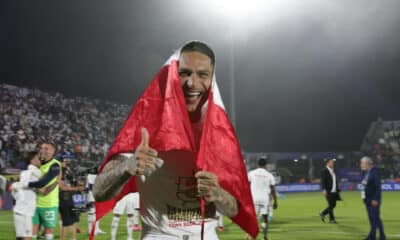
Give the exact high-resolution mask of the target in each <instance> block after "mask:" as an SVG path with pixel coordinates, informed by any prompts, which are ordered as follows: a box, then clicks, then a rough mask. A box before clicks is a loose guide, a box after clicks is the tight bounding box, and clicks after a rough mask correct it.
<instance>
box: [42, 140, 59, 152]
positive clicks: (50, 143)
mask: <svg viewBox="0 0 400 240" xmlns="http://www.w3.org/2000/svg"><path fill="white" fill-rule="evenodd" d="M42 144H48V145H51V146H52V147H53V148H54V151H55V152H57V145H56V144H55V143H54V142H53V141H51V140H47V141H44V142H42ZM42 144H41V145H42Z"/></svg>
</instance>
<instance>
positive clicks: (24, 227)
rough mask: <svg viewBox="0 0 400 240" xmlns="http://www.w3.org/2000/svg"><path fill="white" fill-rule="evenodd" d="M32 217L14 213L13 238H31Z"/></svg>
mask: <svg viewBox="0 0 400 240" xmlns="http://www.w3.org/2000/svg"><path fill="white" fill-rule="evenodd" d="M32 226H33V225H32V216H27V215H22V214H19V213H14V227H15V236H16V237H17V238H25V237H32Z"/></svg>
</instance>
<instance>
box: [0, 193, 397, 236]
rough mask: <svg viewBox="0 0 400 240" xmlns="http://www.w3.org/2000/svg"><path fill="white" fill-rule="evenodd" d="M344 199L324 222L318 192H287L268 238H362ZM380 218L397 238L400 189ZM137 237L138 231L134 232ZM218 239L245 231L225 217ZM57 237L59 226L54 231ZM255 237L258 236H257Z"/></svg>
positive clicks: (351, 201) (1, 221) (361, 211)
mask: <svg viewBox="0 0 400 240" xmlns="http://www.w3.org/2000/svg"><path fill="white" fill-rule="evenodd" d="M342 196H343V198H344V200H345V201H344V202H341V203H339V204H338V206H337V208H336V216H337V221H338V222H339V224H338V225H330V224H323V223H322V222H321V221H320V219H319V217H318V213H319V212H320V211H321V209H322V208H324V207H325V201H324V200H323V198H322V195H321V193H294V194H287V195H286V200H280V201H279V208H278V209H277V210H276V211H275V212H274V217H273V220H272V223H271V225H270V233H269V237H270V239H272V240H283V239H285V240H286V239H290V240H309V239H316V240H344V239H349V240H350V239H363V237H365V236H366V234H367V231H368V229H369V224H368V221H367V216H366V211H365V207H364V205H363V204H362V203H361V200H360V194H359V193H358V192H345V193H343V194H342ZM382 219H383V222H384V225H385V230H386V234H387V237H388V239H393V240H395V239H399V240H400V192H385V193H383V206H382ZM110 222H111V215H110V214H109V215H107V216H106V217H105V218H104V219H102V221H101V225H100V226H101V228H102V229H103V230H104V231H106V232H107V234H106V235H101V236H97V237H96V238H95V239H98V240H105V239H110V235H109V233H110ZM125 223H126V220H125V218H124V217H123V218H122V219H121V221H120V224H119V228H118V239H126V232H125V231H126V227H125ZM80 226H81V227H82V228H83V229H85V230H86V229H87V227H86V216H85V215H82V217H81V224H80ZM134 236H135V239H138V233H135V235H134ZM219 236H220V240H239V239H244V237H245V234H244V233H243V231H242V230H240V229H239V228H238V227H237V226H236V225H235V224H233V223H231V222H230V220H229V219H225V231H224V232H223V233H220V234H219ZM9 239H15V238H14V230H13V222H12V212H11V211H0V240H9ZM56 239H58V229H57V232H56ZM78 239H88V236H87V235H84V234H83V235H82V234H81V235H78ZM257 239H261V238H260V237H259V238H257Z"/></svg>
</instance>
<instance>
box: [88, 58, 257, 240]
mask: <svg viewBox="0 0 400 240" xmlns="http://www.w3.org/2000/svg"><path fill="white" fill-rule="evenodd" d="M179 56H180V50H178V51H176V52H175V54H173V55H172V56H171V57H170V58H169V60H168V61H167V62H166V64H165V65H164V66H163V67H162V68H161V69H160V71H159V72H158V73H157V75H156V76H155V77H154V79H153V80H152V81H151V83H150V85H149V86H148V87H147V88H146V90H145V91H144V93H143V94H142V96H141V97H140V98H139V100H138V101H137V102H136V104H135V106H134V107H133V109H132V111H131V112H130V114H129V116H128V118H127V119H126V120H125V122H124V124H123V126H122V128H121V130H120V131H119V133H118V135H117V137H116V139H115V141H114V143H113V145H112V146H111V149H110V151H109V152H108V154H107V156H106V159H105V161H104V163H103V165H102V167H101V170H102V169H103V167H104V166H105V164H106V163H107V162H108V161H109V160H110V158H111V157H112V156H113V155H115V154H118V153H126V152H133V151H134V150H135V149H136V147H137V146H138V145H139V144H140V142H141V128H143V127H144V128H147V130H148V132H149V136H150V139H151V141H150V147H151V148H153V149H156V150H157V151H159V152H167V151H171V150H183V151H190V152H193V153H194V154H195V155H196V156H197V158H196V166H197V169H198V170H204V171H209V172H212V173H214V174H216V175H217V176H218V180H219V183H220V185H221V187H222V188H223V189H225V190H226V191H227V192H229V193H230V194H231V195H232V196H234V197H235V198H236V200H237V202H238V205H239V208H238V210H239V212H238V214H237V215H236V216H234V217H233V218H232V220H233V221H234V222H235V223H236V224H238V225H239V226H240V227H241V228H242V229H243V230H244V231H246V232H247V233H249V234H250V235H251V236H252V237H254V238H255V237H256V236H257V234H258V232H259V228H258V222H257V218H256V214H255V210H254V205H253V200H252V197H251V193H250V188H249V182H248V177H247V172H246V169H245V165H244V162H243V157H242V153H241V149H240V146H239V142H238V140H237V137H236V134H235V130H234V128H233V127H232V124H231V123H230V121H229V118H228V116H227V114H226V112H225V108H224V105H223V102H222V99H221V95H220V92H219V90H218V86H217V82H216V79H215V73H214V76H213V82H212V87H211V90H210V93H209V96H208V100H207V102H206V103H205V104H204V105H203V114H205V116H204V122H203V131H202V135H201V140H200V144H199V146H196V145H195V141H194V136H193V133H192V128H191V124H190V120H189V115H188V112H187V110H186V105H185V99H184V94H183V90H182V87H181V83H180V78H179V73H178V59H179ZM214 72H215V71H214ZM101 170H100V171H101ZM135 179H136V178H135V177H132V178H131V179H130V180H129V181H128V182H127V183H126V184H125V186H124V187H123V189H122V191H121V193H120V194H119V195H118V196H117V197H116V198H114V199H112V200H109V201H105V202H96V203H95V205H96V219H97V220H99V219H100V218H101V217H103V216H104V215H105V214H107V213H108V212H109V211H110V210H112V209H113V207H114V205H115V204H116V202H117V201H118V200H120V199H121V198H122V197H123V196H125V195H126V194H128V193H130V192H136V191H137V188H136V181H135ZM93 230H94V228H93ZM92 232H93V231H92ZM91 239H93V236H91Z"/></svg>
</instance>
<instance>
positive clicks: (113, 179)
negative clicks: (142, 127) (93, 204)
mask: <svg viewBox="0 0 400 240" xmlns="http://www.w3.org/2000/svg"><path fill="white" fill-rule="evenodd" d="M132 161H134V158H133V157H131V156H130V157H127V156H124V155H122V154H118V155H116V156H114V157H112V158H111V159H110V161H109V162H108V163H107V164H106V166H105V167H104V169H103V171H102V172H101V173H100V174H99V175H97V177H96V180H95V182H94V185H93V196H94V198H95V199H96V201H98V202H103V201H107V200H110V199H112V198H114V197H116V196H117V195H118V193H119V192H121V190H122V188H123V186H124V185H125V183H126V182H127V181H128V180H129V179H130V178H131V177H132V176H133V175H131V174H130V173H129V172H132V171H129V170H130V169H129V168H132V166H134V165H135V164H133V163H132Z"/></svg>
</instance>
